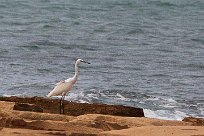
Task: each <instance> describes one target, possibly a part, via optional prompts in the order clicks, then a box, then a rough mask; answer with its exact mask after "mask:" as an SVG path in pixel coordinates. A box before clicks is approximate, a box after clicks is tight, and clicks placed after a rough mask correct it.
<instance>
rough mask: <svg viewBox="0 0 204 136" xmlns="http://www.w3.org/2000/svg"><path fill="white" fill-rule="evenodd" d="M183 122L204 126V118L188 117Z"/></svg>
mask: <svg viewBox="0 0 204 136" xmlns="http://www.w3.org/2000/svg"><path fill="white" fill-rule="evenodd" d="M182 121H184V122H191V123H193V125H195V126H204V119H203V118H194V117H186V118H184V119H183V120H182Z"/></svg>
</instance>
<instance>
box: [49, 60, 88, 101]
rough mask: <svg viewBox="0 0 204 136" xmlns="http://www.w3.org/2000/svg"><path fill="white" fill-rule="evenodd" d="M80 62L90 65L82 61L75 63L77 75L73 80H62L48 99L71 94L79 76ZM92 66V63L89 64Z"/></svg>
mask: <svg viewBox="0 0 204 136" xmlns="http://www.w3.org/2000/svg"><path fill="white" fill-rule="evenodd" d="M80 62H84V63H88V62H85V61H83V60H82V59H78V60H77V61H76V63H75V74H74V76H73V77H72V78H69V79H66V80H62V81H60V82H58V83H56V86H55V87H54V89H53V90H52V91H51V92H50V93H49V94H48V95H47V97H51V96H58V95H66V94H67V92H69V91H70V90H71V89H72V87H73V85H74V84H75V82H76V81H77V76H78V64H79V63H80ZM88 64H90V63H88Z"/></svg>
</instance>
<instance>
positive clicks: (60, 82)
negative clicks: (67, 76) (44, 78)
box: [55, 80, 65, 86]
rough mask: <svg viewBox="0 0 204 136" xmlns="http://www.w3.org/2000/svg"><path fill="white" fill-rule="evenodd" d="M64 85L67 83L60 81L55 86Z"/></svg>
mask: <svg viewBox="0 0 204 136" xmlns="http://www.w3.org/2000/svg"><path fill="white" fill-rule="evenodd" d="M62 83H65V81H64V80H61V81H59V82H58V83H56V84H55V85H56V86H57V85H60V84H62Z"/></svg>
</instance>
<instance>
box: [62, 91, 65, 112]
mask: <svg viewBox="0 0 204 136" xmlns="http://www.w3.org/2000/svg"><path fill="white" fill-rule="evenodd" d="M64 98H65V95H63V98H62V114H64V103H63V101H64Z"/></svg>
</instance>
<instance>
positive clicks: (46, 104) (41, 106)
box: [0, 96, 144, 117]
mask: <svg viewBox="0 0 204 136" xmlns="http://www.w3.org/2000/svg"><path fill="white" fill-rule="evenodd" d="M0 101H9V102H16V105H15V106H14V109H15V110H22V111H38V112H42V111H43V112H44V113H55V114H58V113H59V104H60V101H59V100H58V99H47V98H42V97H30V98H21V97H16V96H12V97H0ZM64 108H65V114H66V115H70V116H79V115H83V114H105V115H115V116H126V117H144V112H143V109H141V108H135V107H127V106H122V105H107V104H88V103H76V102H69V101H64Z"/></svg>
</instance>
